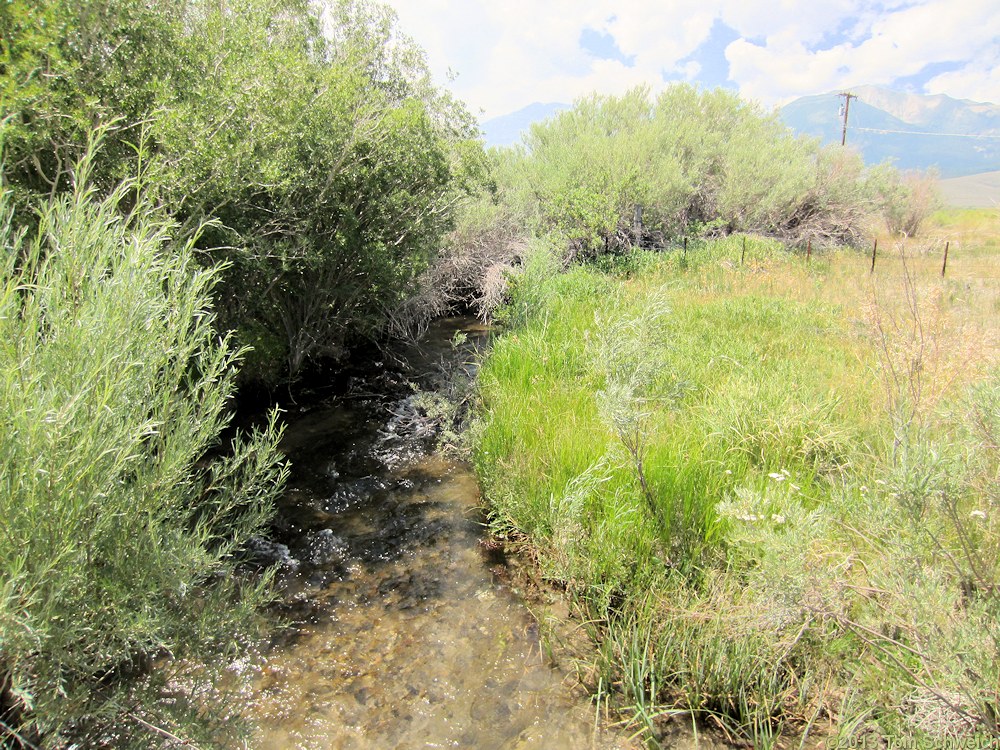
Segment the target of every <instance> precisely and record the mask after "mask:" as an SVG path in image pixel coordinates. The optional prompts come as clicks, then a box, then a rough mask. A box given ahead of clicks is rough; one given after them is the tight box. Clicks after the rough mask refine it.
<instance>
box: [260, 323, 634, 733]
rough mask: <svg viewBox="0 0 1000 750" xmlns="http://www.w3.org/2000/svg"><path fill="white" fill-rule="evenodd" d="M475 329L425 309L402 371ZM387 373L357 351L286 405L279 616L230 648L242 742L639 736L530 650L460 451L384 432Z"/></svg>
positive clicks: (389, 422) (529, 631)
mask: <svg viewBox="0 0 1000 750" xmlns="http://www.w3.org/2000/svg"><path fill="white" fill-rule="evenodd" d="M459 330H462V331H464V333H465V334H466V335H467V337H468V340H467V341H466V342H465V344H464V345H462V346H460V347H458V348H456V347H454V346H452V345H451V343H450V342H451V339H452V336H453V335H454V333H455V332H456V331H459ZM486 335H487V334H486V332H485V331H484V330H483V329H482V328H478V327H476V326H475V325H474V321H473V320H471V319H451V320H444V321H440V322H438V323H437V324H436V325H435V326H434V328H433V329H432V330H431V331H430V332H429V334H428V335H427V336H426V337H425V338H424V340H423V341H422V343H421V347H420V348H419V349H412V350H410V351H408V352H406V353H405V356H404V357H403V360H404V362H405V365H406V366H408V367H409V369H410V371H411V372H412V373H414V374H413V375H411V377H412V378H414V379H417V378H418V374H420V373H432V372H433V371H434V370H435V369H437V365H438V363H440V362H441V361H442V360H443V359H444V360H448V359H450V360H451V361H452V362H454V361H455V358H456V357H457V358H459V362H460V363H461V362H464V361H465V359H467V358H469V357H470V355H471V354H472V353H473V351H474V350H475V349H476V347H477V346H479V345H480V344H481V343H482V342H484V341H485V338H486ZM466 366H467V367H468V368H472V367H474V365H471V364H469V365H466ZM399 372H400V370H399V369H397V368H396V367H387V366H384V365H383V364H373V365H372V367H371V368H370V370H369V372H367V373H365V374H363V375H362V376H361V377H359V378H355V379H354V380H352V385H351V387H350V388H348V390H347V393H346V394H343V393H342V394H340V395H337V396H331V397H329V398H325V399H323V398H320V399H319V400H318V403H314V404H312V405H310V406H308V407H304V408H301V409H300V410H299V412H298V413H297V414H294V415H291V416H290V418H289V420H288V423H289V424H288V428H287V432H286V436H285V439H284V443H283V447H284V450H285V452H286V453H287V455H288V456H289V458H290V459H291V460H292V463H293V467H294V469H293V476H292V479H291V482H290V485H289V489H288V492H287V494H286V497H285V500H284V504H283V508H282V512H281V528H279V537H280V538H281V539H282V541H284V542H285V543H286V544H287V547H288V550H287V554H288V558H287V559H286V565H285V568H284V571H285V572H284V574H283V575H282V586H283V591H284V603H283V605H282V606H281V607H280V608H279V609H280V610H282V614H283V616H284V617H285V618H286V619H289V620H291V622H292V625H293V626H292V627H291V628H289V629H287V630H284V631H281V632H280V634H276V635H275V637H274V639H273V642H272V644H271V646H270V647H269V649H268V650H266V651H265V652H264V653H262V654H261V655H259V657H258V658H257V659H255V660H252V661H253V663H252V664H251V663H248V664H246V665H245V668H247V669H251V670H253V675H254V678H255V679H254V687H253V690H252V692H251V693H250V694H248V695H247V696H246V702H247V708H248V711H249V713H250V715H251V717H252V718H253V720H254V722H255V725H256V732H255V735H254V737H253V739H252V741H251V747H253V748H260V749H261V750H264V749H266V750H277V749H279V748H281V749H286V748H317V749H320V748H323V749H325V748H380V749H381V748H400V749H402V748H453V747H460V748H483V749H484V750H485V749H489V748H497V749H500V748H511V749H513V748H523V749H526V748H626V747H637V746H638V745H637V744H635V743H632V742H630V741H629V740H628V737H627V734H626V733H624V732H621V731H618V732H616V731H615V730H613V729H607V728H602V727H601V726H598V725H597V724H596V723H595V712H594V707H593V705H592V704H591V703H590V702H589V701H588V700H587V698H586V696H585V695H583V694H582V692H581V691H580V690H579V689H577V688H574V685H573V683H574V680H573V679H572V678H571V677H570V675H568V674H567V673H565V672H563V671H561V670H560V669H558V668H556V667H553V666H552V665H550V664H549V663H548V661H547V660H546V658H544V656H543V653H544V651H543V648H542V644H541V642H540V639H539V634H538V627H537V624H536V621H535V619H534V618H533V617H532V616H531V614H530V613H529V611H528V609H527V607H526V606H525V604H524V603H523V602H522V601H521V600H519V598H518V597H517V596H516V595H515V594H514V593H513V592H512V591H511V590H510V589H509V588H508V587H507V586H506V585H505V584H504V582H503V581H504V580H505V576H504V575H502V573H503V570H502V567H503V566H504V565H505V561H504V560H503V559H502V557H499V556H498V553H497V552H495V551H490V549H489V545H485V544H483V540H484V538H485V536H484V531H485V530H484V526H483V521H484V518H483V515H482V510H481V507H480V497H479V491H478V486H477V483H476V479H475V476H474V475H473V473H472V471H471V468H470V467H469V466H468V465H466V464H463V463H462V462H460V461H456V460H451V459H448V458H442V457H440V456H435V455H432V454H430V453H429V452H428V451H427V450H426V447H425V446H423V445H422V444H421V442H420V441H419V440H416V439H413V438H412V437H408V436H407V435H405V434H400V432H405V430H402V429H401V428H400V426H399V425H400V420H399V419H398V417H396V418H394V416H393V415H394V413H395V414H400V413H405V411H406V408H407V406H408V404H409V403H410V402H409V401H407V400H406V395H407V392H406V391H405V390H404V389H402V388H401V387H400V386H401V385H404V384H402V382H401V381H402V379H403V378H402V376H401V375H399V374H398V373H399ZM423 382H425V383H426V382H428V381H427V379H426V378H424V381H423ZM280 552H281V554H282V555H284V553H285V550H281V551H280ZM498 566H499V567H498Z"/></svg>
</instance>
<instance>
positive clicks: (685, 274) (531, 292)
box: [475, 237, 1000, 747]
mask: <svg viewBox="0 0 1000 750" xmlns="http://www.w3.org/2000/svg"><path fill="white" fill-rule="evenodd" d="M869 265H870V264H869V262H868V260H867V259H866V258H864V257H861V256H858V255H854V254H851V253H841V252H832V253H824V254H822V255H819V256H817V257H816V258H814V259H812V260H811V261H807V260H806V259H805V258H804V257H802V256H801V255H799V254H789V253H787V252H786V251H784V250H783V249H781V248H780V246H778V245H776V244H775V243H772V242H768V241H764V240H759V239H756V238H750V240H749V242H747V243H746V249H744V243H743V241H742V238H740V237H730V238H726V239H724V240H719V241H715V242H706V243H699V244H698V245H696V246H693V247H690V248H689V250H688V254H687V257H686V258H685V257H684V255H683V253H682V251H678V252H672V253H669V254H662V255H655V254H649V255H643V256H642V257H633V258H628V259H626V260H625V261H624V263H623V264H615V263H614V261H613V260H607V259H605V260H604V261H603V265H602V267H600V268H597V267H593V266H591V267H574V268H572V269H570V270H569V271H568V272H566V273H564V274H555V273H546V274H536V275H535V276H534V277H531V276H530V275H529V274H525V275H524V276H523V278H521V279H520V280H519V281H518V282H517V283H515V284H514V285H513V289H514V296H513V298H512V301H511V308H510V309H511V310H513V311H516V314H514V315H512V317H511V323H512V324H511V327H510V328H509V330H508V331H507V332H506V333H505V334H503V335H501V336H500V337H499V338H498V339H497V341H496V343H495V346H494V349H493V351H492V353H491V355H490V357H489V358H488V360H487V361H486V363H485V365H484V367H483V369H482V371H481V375H480V388H481V397H482V411H481V414H482V419H481V423H480V424H479V426H478V431H477V433H476V437H475V442H476V449H475V457H476V462H477V468H478V470H479V472H480V475H481V477H482V480H483V484H484V488H485V493H486V496H487V498H488V500H489V501H490V503H491V510H492V514H493V525H494V530H495V531H496V532H497V533H498V534H501V535H506V536H507V537H508V538H510V539H511V540H514V541H516V542H517V543H519V544H522V545H523V546H525V547H526V548H528V549H529V550H530V551H531V553H532V554H533V555H534V556H535V557H536V558H537V559H538V561H539V564H540V566H541V568H542V571H543V572H544V574H545V575H547V576H548V577H549V578H550V579H551V580H553V581H556V582H558V583H559V584H560V585H562V586H564V587H565V588H566V589H567V590H568V592H569V594H570V595H571V596H572V597H573V599H574V600H575V601H576V602H577V603H578V606H579V608H580V613H581V617H582V619H583V620H584V621H585V622H586V623H587V628H588V630H589V632H590V634H591V636H592V639H593V641H594V643H595V644H596V646H597V650H596V656H593V655H592V656H591V663H590V666H589V667H587V668H586V670H585V673H586V675H587V679H588V680H590V681H591V684H592V685H593V686H594V689H595V690H598V688H599V689H600V690H601V691H606V690H608V689H611V688H614V689H616V690H617V691H618V692H619V693H620V694H622V695H624V696H625V698H626V699H627V701H628V703H630V704H631V705H632V707H633V710H632V714H631V719H632V720H633V721H634V722H635V724H636V726H637V727H638V729H639V731H641V732H643V733H644V734H645V736H646V737H647V739H649V741H650V742H652V743H654V744H655V742H656V741H657V738H658V737H661V736H665V734H664V733H665V731H666V725H667V724H669V722H670V721H671V720H673V718H674V717H676V716H678V715H679V714H685V715H688V714H693V715H694V716H696V717H698V718H699V719H700V720H701V721H703V722H709V723H713V724H715V725H717V726H719V727H722V728H723V729H724V731H725V732H727V733H729V734H730V736H731V737H732V738H733V739H734V740H737V741H740V742H752V743H754V746H757V747H772V746H776V745H777V744H778V743H779V742H780V741H781V737H783V736H786V735H788V734H798V735H800V738H801V736H802V735H806V736H808V735H809V734H810V733H816V732H817V727H818V726H822V727H823V730H822V731H823V732H824V733H825V734H827V735H830V734H832V735H834V736H836V737H837V738H838V739H839V740H843V741H852V740H854V739H857V738H858V737H860V736H861V733H866V734H867V733H872V732H876V733H879V734H880V735H881V736H883V737H888V738H899V737H907V738H912V739H915V740H916V741H920V742H926V743H928V745H927V746H928V747H932V746H935V743H937V746H940V743H941V742H942V741H943V738H946V737H959V736H961V737H963V738H966V739H974V738H976V737H979V738H981V739H983V740H984V741H985V738H988V737H991V736H995V735H996V733H997V722H996V719H995V716H996V715H997V713H996V711H997V703H996V690H995V686H996V684H997V681H996V675H995V670H996V663H997V660H996V657H997V651H996V649H997V645H996V644H997V643H998V642H1000V641H998V640H997V636H998V633H997V632H996V624H995V623H996V621H997V620H996V617H995V615H996V614H997V613H996V612H995V607H996V601H997V599H996V592H997V591H998V589H997V588H996V583H995V575H996V565H995V559H996V555H995V545H996V539H997V537H996V536H995V530H994V522H993V515H995V505H996V502H997V497H996V486H997V482H996V479H997V476H998V475H997V470H998V463H997V449H996V446H997V439H996V416H997V409H996V406H997V401H996V398H997V393H998V392H1000V383H998V381H997V380H996V378H995V376H994V377H992V378H986V379H982V378H981V377H980V375H979V373H983V372H988V371H989V363H990V361H991V360H990V348H989V346H988V344H984V343H982V342H988V341H989V340H990V338H989V336H990V332H991V331H993V332H995V330H996V323H997V321H996V319H995V317H994V318H991V317H990V313H989V309H990V308H989V306H986V308H985V314H984V311H983V309H982V308H979V307H977V306H971V305H969V304H968V301H969V297H964V298H963V297H962V296H961V295H954V296H949V294H948V292H949V289H950V285H951V284H952V283H953V282H950V281H949V280H947V279H944V280H942V279H941V277H940V275H939V273H934V274H933V275H931V274H930V273H927V272H925V271H924V270H923V269H922V268H921V267H920V265H919V264H913V263H911V264H910V265H909V266H907V260H906V255H905V253H904V254H903V255H901V256H900V258H899V259H897V260H896V261H894V262H892V263H888V262H887V263H886V264H885V265H884V266H883V267H882V268H881V269H880V272H877V273H875V274H874V275H873V274H871V273H870V270H869ZM938 272H939V269H938ZM977 293H978V292H976V290H972V291H970V292H969V294H970V295H974V294H977ZM984 293H985V292H984ZM974 341H978V342H980V344H979V345H978V346H975V345H973V344H972V343H970V342H974ZM957 363H962V364H961V365H959V364H957ZM977 382H978V385H975V387H972V385H973V384H974V383H977ZM970 388H971V390H969V389H970ZM963 394H968V395H963ZM801 741H805V740H804V739H803V740H801Z"/></svg>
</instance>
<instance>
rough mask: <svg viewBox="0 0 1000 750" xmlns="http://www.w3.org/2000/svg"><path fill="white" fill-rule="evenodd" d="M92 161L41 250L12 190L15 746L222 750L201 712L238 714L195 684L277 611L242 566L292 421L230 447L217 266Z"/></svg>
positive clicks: (0, 388) (0, 502)
mask: <svg viewBox="0 0 1000 750" xmlns="http://www.w3.org/2000/svg"><path fill="white" fill-rule="evenodd" d="M88 166H89V165H88V163H87V162H86V161H85V162H84V163H83V166H82V168H81V170H80V172H79V173H78V175H77V183H76V184H77V186H78V187H77V188H76V189H75V190H74V191H73V192H72V193H71V194H67V195H65V196H63V197H60V198H56V199H54V200H52V201H51V202H49V203H48V205H46V206H44V207H43V208H42V209H41V210H40V212H39V221H38V230H37V234H36V235H34V236H32V237H25V236H24V235H23V233H22V234H17V233H15V232H14V230H13V229H12V226H14V225H15V224H16V223H17V222H16V217H14V215H13V213H14V212H13V210H12V209H11V207H10V196H9V194H4V195H2V196H0V217H2V219H0V241H2V246H3V256H2V265H0V425H2V426H0V538H2V539H3V543H2V544H0V690H2V694H0V721H2V722H3V723H2V724H0V743H11V744H12V745H14V746H16V744H17V743H18V742H30V743H32V744H36V745H37V744H41V745H44V746H60V745H62V744H63V743H64V741H65V740H66V739H67V738H72V740H74V741H76V742H80V743H82V744H83V745H84V746H96V745H98V744H101V743H106V742H111V743H112V744H115V745H116V746H121V745H126V744H133V743H135V744H140V745H142V744H154V743H155V742H158V741H162V738H163V737H164V736H167V734H171V735H177V736H183V737H186V738H194V739H196V740H198V741H199V742H205V741H207V740H209V739H210V738H211V731H210V729H208V728H206V726H204V722H203V723H202V726H201V727H197V726H195V725H192V724H187V723H185V722H186V720H185V719H184V718H183V716H185V715H187V716H190V715H194V714H195V713H196V712H198V711H199V710H201V711H202V714H203V716H216V717H218V718H225V716H226V715H227V714H226V712H225V711H224V710H222V709H221V708H218V707H215V708H212V710H209V711H205V710H204V709H205V703H204V702H205V701H206V700H211V694H210V693H204V692H199V697H198V698H197V699H195V698H194V697H193V696H192V693H193V690H194V687H195V686H196V685H197V684H198V683H199V681H201V684H202V685H204V684H205V681H211V680H212V679H213V675H214V674H215V672H213V669H212V664H221V661H220V660H219V659H218V658H217V657H220V656H223V655H226V654H231V653H232V651H233V649H234V648H235V646H236V645H237V643H238V642H239V641H240V639H241V638H242V637H243V636H245V635H248V634H249V629H250V628H251V626H252V623H253V621H254V619H255V618H254V616H253V613H254V611H255V609H256V608H257V607H258V606H259V605H260V604H261V603H262V602H263V601H264V600H265V598H266V592H267V580H266V577H264V579H260V578H257V579H254V580H248V579H246V577H245V576H241V575H240V573H239V569H238V567H237V554H236V553H237V552H238V550H239V549H240V548H241V546H242V545H244V544H245V543H246V541H247V539H248V538H249V537H250V536H251V535H254V534H257V533H260V531H261V529H262V528H263V527H264V525H265V524H266V523H267V521H268V520H269V518H270V515H271V512H272V507H273V500H274V498H275V495H276V493H277V492H278V491H279V489H280V487H281V485H282V483H283V480H284V469H283V468H282V464H281V463H280V461H279V454H278V452H277V447H276V443H277V440H278V437H279V430H278V429H277V428H276V426H275V423H274V419H273V418H272V420H271V423H270V424H269V425H268V427H266V428H265V429H263V430H261V431H259V432H256V433H254V434H252V435H237V436H236V437H235V438H232V440H231V441H230V442H226V443H225V444H224V445H223V444H222V442H221V435H222V432H223V430H224V429H225V428H226V427H227V423H228V420H229V414H228V413H227V403H228V401H229V398H230V396H231V394H232V391H233V379H234V368H235V365H236V364H237V362H238V359H239V356H240V352H239V351H237V350H236V349H235V348H234V347H233V345H232V344H231V343H230V341H229V339H228V338H227V337H225V336H220V335H219V334H218V333H217V332H216V331H215V330H214V328H213V314H212V312H211V298H210V294H211V292H212V288H213V285H214V284H215V281H216V278H217V271H216V270H203V269H201V268H200V267H199V266H198V265H197V264H196V263H195V261H194V259H193V257H192V246H191V244H190V243H187V244H184V243H179V242H177V241H175V240H174V238H173V237H172V236H171V232H172V231H173V229H174V227H173V226H172V225H171V224H170V223H169V222H168V221H166V220H163V219H159V218H155V217H154V216H153V215H152V214H151V213H149V211H150V207H149V206H147V205H144V204H143V201H142V200H140V201H139V204H140V205H139V207H138V208H136V209H135V210H133V211H132V212H131V213H130V214H128V215H125V214H123V212H122V208H123V205H127V204H125V201H126V199H128V204H131V203H133V202H134V199H135V195H136V192H135V185H124V186H122V187H120V188H119V189H118V190H116V191H114V192H113V193H112V194H111V195H110V196H109V197H107V198H105V199H103V200H97V199H96V198H95V197H94V195H93V194H92V193H91V192H90V191H89V190H88V189H87V188H86V187H83V185H85V183H86V173H87V169H88ZM193 665H197V667H195V666H193ZM167 685H169V699H167V698H164V697H163V696H164V695H165V693H164V691H165V690H166V688H167ZM185 686H186V687H185Z"/></svg>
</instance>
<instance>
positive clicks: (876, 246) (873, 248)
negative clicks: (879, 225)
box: [869, 237, 878, 273]
mask: <svg viewBox="0 0 1000 750" xmlns="http://www.w3.org/2000/svg"><path fill="white" fill-rule="evenodd" d="M877 252H878V237H876V238H875V244H874V245H873V246H872V270H871V271H869V273H875V254H876V253H877Z"/></svg>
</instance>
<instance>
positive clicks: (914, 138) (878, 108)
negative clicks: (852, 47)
mask: <svg viewBox="0 0 1000 750" xmlns="http://www.w3.org/2000/svg"><path fill="white" fill-rule="evenodd" d="M850 91H851V92H852V93H854V94H857V96H858V98H857V99H854V100H852V101H851V110H850V117H849V121H848V131H847V143H848V145H851V146H853V147H854V148H857V149H858V150H860V151H861V154H862V156H863V157H864V159H865V161H866V162H867V163H869V164H876V163H878V162H881V161H884V160H885V159H892V160H893V162H894V163H895V164H896V166H898V167H900V168H901V169H928V168H931V167H936V168H937V169H938V171H939V172H940V174H941V176H942V177H958V176H962V175H969V174H976V173H979V172H988V171H994V170H1000V106H998V105H996V104H986V103H980V102H971V101H966V100H960V99H952V98H951V97H950V96H945V95H936V96H924V95H922V94H908V93H905V92H900V91H893V90H891V89H886V88H882V87H878V86H857V87H855V88H852V89H850ZM836 94H837V92H831V93H829V94H823V95H820V96H807V97H803V98H801V99H796V100H795V101H793V102H791V103H790V104H787V105H785V106H784V107H782V108H781V110H780V111H779V115H780V117H781V119H782V120H783V121H784V122H785V124H786V125H788V126H789V127H790V128H792V130H794V131H796V132H798V133H804V134H807V135H813V136H818V137H820V138H822V139H823V141H824V142H826V143H840V137H841V126H842V121H841V118H840V114H839V109H840V105H841V103H842V102H843V99H842V98H841V97H838V96H837V95H836ZM983 136H986V137H983Z"/></svg>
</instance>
